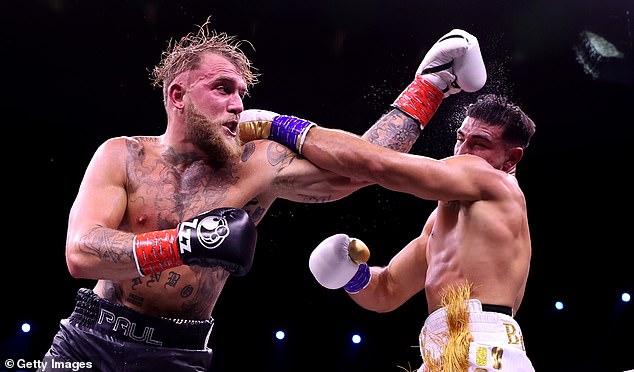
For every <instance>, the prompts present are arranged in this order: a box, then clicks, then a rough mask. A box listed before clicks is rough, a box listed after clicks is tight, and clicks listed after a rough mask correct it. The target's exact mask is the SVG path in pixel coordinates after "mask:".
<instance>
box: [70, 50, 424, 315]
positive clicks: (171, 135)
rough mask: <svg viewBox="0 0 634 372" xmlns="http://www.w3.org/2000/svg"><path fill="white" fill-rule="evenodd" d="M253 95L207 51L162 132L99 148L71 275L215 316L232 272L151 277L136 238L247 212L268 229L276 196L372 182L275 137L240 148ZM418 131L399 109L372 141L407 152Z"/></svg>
mask: <svg viewBox="0 0 634 372" xmlns="http://www.w3.org/2000/svg"><path fill="white" fill-rule="evenodd" d="M245 93H246V84H245V81H244V80H243V78H242V77H241V76H240V75H239V73H238V72H237V70H236V68H235V67H234V66H233V65H232V64H231V63H230V62H229V61H228V60H227V59H225V58H224V57H220V56H218V55H215V54H210V53H208V54H206V55H205V57H204V58H203V60H202V63H201V64H200V66H199V67H198V68H197V69H195V70H193V71H189V72H185V73H182V74H180V75H178V76H177V77H176V78H175V79H174V80H173V82H172V83H171V84H170V85H169V87H168V88H167V94H166V99H165V100H166V102H165V106H166V110H167V116H168V124H167V129H166V132H165V133H164V134H163V135H161V136H152V137H142V136H137V137H117V138H112V139H109V140H107V141H105V142H104V143H103V144H102V145H101V146H100V147H99V149H98V150H97V151H96V152H95V154H94V156H93V158H92V160H91V162H90V164H89V165H88V167H87V169H86V172H85V175H84V178H83V180H82V183H81V185H80V188H79V192H78V195H77V197H76V199H75V201H74V203H73V206H72V208H71V212H70V216H69V224H68V231H67V244H66V260H67V265H68V268H69V271H70V273H71V275H73V276H74V277H76V278H86V279H96V280H98V282H97V284H96V286H95V288H94V291H95V292H96V293H97V295H99V296H101V297H103V298H107V299H109V300H111V301H113V302H115V303H120V304H124V305H126V306H129V307H131V308H133V309H135V310H137V311H140V312H142V313H146V314H150V315H155V316H166V317H175V318H184V319H209V317H210V316H211V313H212V310H213V308H214V305H215V304H216V301H217V300H218V296H219V295H220V293H221V291H222V288H223V287H224V285H225V283H226V280H227V278H228V276H229V274H228V272H227V271H225V270H223V269H221V268H203V267H198V266H191V267H189V266H179V267H174V268H171V269H168V270H166V271H164V272H161V273H160V274H154V275H148V276H144V277H140V276H139V273H138V271H137V269H136V265H135V262H134V256H133V249H132V247H133V240H134V235H135V234H138V233H142V232H148V231H157V230H164V229H172V228H174V227H176V225H177V224H178V223H179V222H181V221H183V220H186V219H188V218H191V217H193V216H196V215H198V214H200V213H202V212H205V211H208V210H210V209H214V208H218V207H236V208H243V209H245V210H246V211H247V212H248V213H249V215H250V217H251V218H252V220H253V221H254V222H256V223H258V222H259V221H260V220H261V219H262V217H263V216H264V215H265V213H266V211H267V210H268V209H269V207H270V206H271V204H272V203H273V201H274V200H275V199H277V198H283V199H287V200H291V201H297V202H302V203H318V202H328V201H334V200H337V199H340V198H342V197H344V196H346V195H349V194H350V193H352V192H353V191H355V190H357V189H358V188H360V187H362V186H364V185H367V183H365V182H360V181H352V180H351V179H349V178H346V177H341V176H337V175H335V174H333V173H330V172H328V171H325V170H322V169H320V168H317V167H316V166H315V165H313V164H312V163H310V162H309V161H307V160H305V159H300V158H298V157H297V156H296V154H295V153H294V152H292V151H290V150H289V149H287V148H286V147H284V146H281V145H279V144H277V143H275V142H272V141H268V140H256V141H252V142H249V143H247V144H246V145H244V146H241V145H240V142H239V141H238V139H237V133H236V131H237V130H238V128H237V124H238V120H239V116H240V113H241V112H242V111H243V110H244V107H243V103H242V98H243V96H244V95H245ZM417 125H418V124H417V123H416V122H414V121H413V120H411V119H408V118H406V117H405V116H404V115H403V114H401V113H399V112H398V111H396V110H393V111H392V112H390V113H388V114H386V115H385V116H384V117H382V118H381V119H380V120H379V121H377V123H376V124H375V125H374V126H373V127H372V128H370V129H369V130H368V132H366V133H365V134H364V137H363V138H366V139H368V140H371V141H373V142H374V143H378V144H381V145H384V146H389V147H391V148H395V149H398V150H399V151H408V150H409V149H410V148H411V146H412V145H413V143H414V142H415V141H416V139H417V137H418V135H419V130H418V128H417ZM210 143H211V145H209V144H210ZM207 147H209V148H207Z"/></svg>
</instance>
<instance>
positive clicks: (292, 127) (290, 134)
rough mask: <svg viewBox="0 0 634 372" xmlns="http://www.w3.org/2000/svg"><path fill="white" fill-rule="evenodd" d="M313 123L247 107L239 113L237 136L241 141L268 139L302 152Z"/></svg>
mask: <svg viewBox="0 0 634 372" xmlns="http://www.w3.org/2000/svg"><path fill="white" fill-rule="evenodd" d="M313 126H315V124H314V123H312V122H310V121H308V120H304V119H300V118H297V117H295V116H289V115H280V114H278V113H276V112H273V111H268V110H260V109H249V110H244V111H242V113H241V114H240V120H239V123H238V137H239V138H240V141H241V142H242V143H247V142H249V141H253V140H256V139H269V140H271V141H275V142H278V143H281V144H282V145H284V146H286V147H288V148H290V149H291V150H294V151H296V152H297V153H299V154H301V153H302V146H303V145H304V140H305V139H306V134H307V133H308V131H309V130H310V128H312V127H313Z"/></svg>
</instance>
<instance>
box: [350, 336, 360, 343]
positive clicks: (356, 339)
mask: <svg viewBox="0 0 634 372" xmlns="http://www.w3.org/2000/svg"><path fill="white" fill-rule="evenodd" d="M352 342H353V343H355V344H358V343H360V342H361V336H359V335H357V334H355V335H352Z"/></svg>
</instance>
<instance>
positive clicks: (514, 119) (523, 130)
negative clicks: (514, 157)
mask: <svg viewBox="0 0 634 372" xmlns="http://www.w3.org/2000/svg"><path fill="white" fill-rule="evenodd" d="M466 111H467V116H469V117H471V118H473V119H477V120H481V121H483V122H485V123H487V124H490V125H497V126H503V127H504V132H503V133H502V138H503V139H504V140H505V141H506V142H507V143H509V144H512V145H514V146H521V147H523V148H526V147H528V144H529V143H530V140H531V138H532V137H533V134H535V123H534V122H533V120H531V118H529V117H528V115H526V114H525V113H524V111H522V109H521V108H520V107H519V106H517V105H515V104H514V103H512V102H511V101H509V99H508V97H505V96H500V95H496V94H483V95H481V96H479V97H478V98H477V100H476V102H475V103H472V104H470V105H468V106H467V109H466Z"/></svg>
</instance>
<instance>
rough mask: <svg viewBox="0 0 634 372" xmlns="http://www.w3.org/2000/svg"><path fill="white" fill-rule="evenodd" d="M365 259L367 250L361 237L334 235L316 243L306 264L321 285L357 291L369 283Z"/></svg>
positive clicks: (350, 291)
mask: <svg viewBox="0 0 634 372" xmlns="http://www.w3.org/2000/svg"><path fill="white" fill-rule="evenodd" d="M369 258H370V250H369V249H368V247H367V246H366V245H365V244H364V243H363V242H362V241H361V240H359V239H355V238H350V237H348V235H346V234H336V235H333V236H330V237H328V238H326V239H324V241H322V242H321V243H319V245H318V246H317V248H315V250H313V252H312V253H311V255H310V259H309V261H308V266H309V268H310V272H311V273H313V276H314V277H315V279H317V282H319V284H321V285H322V286H324V287H326V288H328V289H338V288H343V289H344V290H345V291H346V292H348V293H357V292H359V291H361V290H362V289H363V288H365V287H366V286H367V285H368V284H369V283H370V278H371V275H370V267H369V266H368V264H367V263H366V262H367V260H368V259H369Z"/></svg>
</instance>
